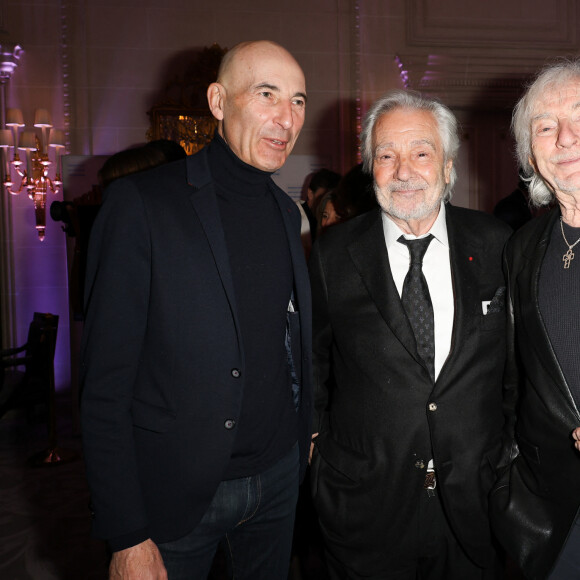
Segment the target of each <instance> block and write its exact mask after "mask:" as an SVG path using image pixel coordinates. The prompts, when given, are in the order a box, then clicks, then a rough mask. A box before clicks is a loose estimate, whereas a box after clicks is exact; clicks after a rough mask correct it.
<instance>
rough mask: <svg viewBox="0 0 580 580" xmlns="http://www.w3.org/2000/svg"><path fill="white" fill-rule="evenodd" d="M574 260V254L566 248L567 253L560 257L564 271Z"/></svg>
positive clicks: (570, 249)
mask: <svg viewBox="0 0 580 580" xmlns="http://www.w3.org/2000/svg"><path fill="white" fill-rule="evenodd" d="M573 259H574V252H573V251H572V248H568V251H567V252H566V253H565V254H564V255H563V256H562V262H564V270H567V269H568V268H570V262H571V261H572V260H573Z"/></svg>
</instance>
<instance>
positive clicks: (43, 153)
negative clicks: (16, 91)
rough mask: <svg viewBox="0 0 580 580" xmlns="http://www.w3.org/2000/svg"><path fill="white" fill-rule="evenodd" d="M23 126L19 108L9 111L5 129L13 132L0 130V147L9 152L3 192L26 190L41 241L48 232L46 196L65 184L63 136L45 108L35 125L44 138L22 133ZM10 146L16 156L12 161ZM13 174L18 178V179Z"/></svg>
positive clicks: (15, 192) (5, 161) (39, 111)
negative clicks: (62, 177) (55, 127)
mask: <svg viewBox="0 0 580 580" xmlns="http://www.w3.org/2000/svg"><path fill="white" fill-rule="evenodd" d="M24 126H25V125H24V119H23V115H22V111H21V110H20V109H8V110H7V111H6V127H10V129H0V148H2V149H3V150H4V151H5V152H6V153H5V155H4V154H3V158H4V163H5V168H4V170H5V171H4V173H5V178H4V190H5V191H6V192H7V193H11V194H12V195H18V194H19V193H21V192H22V191H24V190H26V192H27V194H28V197H29V198H30V199H31V200H32V201H33V203H34V213H35V217H36V231H37V233H38V238H39V239H40V241H42V240H44V235H45V230H46V197H47V194H48V192H49V191H51V192H52V193H53V194H55V195H56V194H57V193H58V192H59V191H60V187H61V185H62V179H61V154H62V151H63V150H64V147H65V140H64V133H63V132H62V131H60V130H58V129H53V128H52V121H51V118H50V114H49V112H48V111H47V110H46V109H37V110H36V114H35V116H34V126H35V127H37V128H40V129H41V132H42V136H41V139H39V138H38V135H37V133H36V131H34V130H29V131H26V130H24V131H22V133H21V134H20V129H21V128H23V127H24ZM11 147H12V149H13V154H12V159H11V160H10V159H9V157H10V148H11ZM49 148H54V149H55V154H54V163H53V162H52V161H51V160H50V159H49V155H48V152H49ZM19 150H23V151H25V157H26V159H25V161H22V160H21V159H20V154H19ZM53 165H54V167H55V168H56V169H55V172H54V177H50V173H51V168H52V166H53ZM12 175H15V178H16V179H15V180H13V179H12ZM17 181H19V183H17Z"/></svg>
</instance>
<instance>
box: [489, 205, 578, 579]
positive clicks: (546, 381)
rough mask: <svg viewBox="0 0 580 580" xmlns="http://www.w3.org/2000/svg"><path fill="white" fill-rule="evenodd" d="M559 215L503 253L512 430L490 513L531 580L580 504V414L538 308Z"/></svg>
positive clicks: (550, 559) (555, 550) (554, 553)
mask: <svg viewBox="0 0 580 580" xmlns="http://www.w3.org/2000/svg"><path fill="white" fill-rule="evenodd" d="M559 217H560V211H559V209H558V208H555V209H554V210H552V211H551V212H550V213H548V214H545V215H543V216H542V217H540V218H537V219H534V220H532V221H531V222H529V223H527V224H526V225H525V226H523V227H522V228H521V229H520V230H518V231H517V232H516V233H515V234H514V236H513V238H512V239H511V240H510V242H509V244H508V246H507V247H506V255H505V269H506V275H507V279H508V293H509V297H510V308H509V313H510V316H509V319H508V328H509V331H510V340H509V344H508V347H509V358H508V360H509V365H508V367H507V369H508V370H507V372H506V380H505V391H506V395H505V402H506V415H507V417H508V421H507V423H506V425H507V427H508V430H507V436H506V444H505V446H504V453H503V454H502V461H501V464H500V468H501V470H502V473H501V476H500V478H499V479H498V482H497V483H496V485H495V486H494V491H493V494H492V496H491V506H492V512H491V515H492V524H493V528H494V531H495V533H496V535H497V536H498V538H499V539H500V541H501V543H502V544H503V545H504V547H505V548H506V549H507V551H508V553H509V554H510V555H511V557H512V558H513V559H514V560H515V561H516V562H517V563H518V564H519V565H520V566H521V567H522V568H523V570H524V572H525V574H526V576H527V577H528V578H531V579H543V578H546V577H547V576H548V574H549V572H550V570H551V569H552V567H553V565H554V564H555V562H556V559H557V557H558V554H559V552H560V550H561V549H562V547H563V545H564V542H565V541H566V537H567V535H568V531H569V530H570V528H571V526H572V524H573V522H574V520H575V518H576V515H577V512H578V507H579V505H580V457H579V455H578V453H577V451H576V450H575V449H574V446H573V441H572V438H571V433H572V431H573V430H574V429H575V428H576V427H579V426H580V414H579V412H578V409H577V407H576V404H575V403H574V399H573V398H572V395H571V394H570V389H569V388H568V385H567V383H566V379H565V378H564V375H563V374H562V370H561V368H560V365H559V363H558V360H557V359H556V356H555V354H554V352H553V350H552V346H551V344H550V340H549V338H548V334H547V332H546V328H545V326H544V322H543V320H542V316H541V314H540V308H539V303H538V283H539V276H540V269H541V266H542V261H543V259H544V255H545V253H546V249H547V247H548V242H549V240H550V235H551V232H552V228H553V227H559V226H558V225H557V220H558V219H559ZM570 307H571V308H578V299H577V296H571V297H570ZM516 408H517V416H516V413H515V409H516ZM516 417H517V420H516ZM514 424H515V427H514Z"/></svg>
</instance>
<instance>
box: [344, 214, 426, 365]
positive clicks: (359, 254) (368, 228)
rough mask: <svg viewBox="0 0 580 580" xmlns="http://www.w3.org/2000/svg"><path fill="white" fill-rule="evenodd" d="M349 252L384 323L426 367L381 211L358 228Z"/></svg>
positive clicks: (368, 217) (367, 217)
mask: <svg viewBox="0 0 580 580" xmlns="http://www.w3.org/2000/svg"><path fill="white" fill-rule="evenodd" d="M348 251H349V253H350V256H351V258H352V261H353V262H354V265H355V267H356V269H357V270H358V273H359V275H360V277H361V278H362V280H363V283H364V285H365V287H366V289H367V291H368V293H369V295H370V297H371V299H372V300H373V302H374V303H375V304H376V306H377V309H378V310H379V312H380V314H381V316H382V317H383V319H384V321H385V322H386V324H387V325H388V327H389V328H390V329H391V331H392V332H393V334H394V335H395V336H396V337H397V338H398V340H399V341H400V342H401V344H402V345H403V346H404V347H405V348H406V349H407V351H408V352H409V354H410V355H411V356H412V357H413V358H414V359H415V360H416V361H417V362H418V363H419V364H420V365H421V366H423V367H425V363H424V362H423V360H422V359H421V357H420V356H419V354H418V353H417V346H416V342H415V335H414V334H413V329H412V328H411V324H410V323H409V319H408V318H407V315H406V314H405V310H404V309H403V305H402V303H401V298H400V296H399V293H398V291H397V287H396V286H395V282H394V281H393V276H392V275H391V265H390V263H389V254H388V252H387V246H386V244H385V235H384V231H383V220H382V217H381V212H380V210H375V211H373V212H370V213H369V214H368V215H367V216H366V219H365V220H363V221H362V222H361V223H360V224H358V228H357V230H356V237H355V239H354V241H353V242H351V243H350V244H349V246H348ZM425 369H426V367H425Z"/></svg>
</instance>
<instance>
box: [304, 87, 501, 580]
mask: <svg viewBox="0 0 580 580" xmlns="http://www.w3.org/2000/svg"><path fill="white" fill-rule="evenodd" d="M361 140H362V155H363V159H364V166H365V169H366V170H367V171H368V172H370V173H372V174H373V177H374V185H375V191H376V195H377V199H378V201H379V204H380V208H379V209H377V210H374V211H371V212H369V213H366V214H363V215H361V216H359V217H357V218H354V219H352V220H349V221H348V222H346V223H345V224H341V225H338V226H335V227H333V228H331V229H330V230H329V231H328V232H327V233H326V234H325V235H324V236H323V238H322V239H321V240H320V241H317V243H316V244H315V245H314V249H313V253H312V257H311V260H310V274H311V284H312V297H313V332H314V334H313V341H314V355H313V363H314V369H315V383H314V385H315V407H316V418H315V423H314V426H315V431H318V432H319V434H318V436H316V437H315V439H314V450H313V456H312V486H313V496H314V503H315V507H316V508H317V511H318V514H319V517H320V522H321V529H322V533H323V536H324V539H325V543H326V549H327V551H326V556H327V562H328V566H329V570H330V575H331V578H332V579H333V580H336V579H345V578H348V579H362V578H380V579H381V580H387V579H393V580H394V579H395V578H396V579H398V580H415V579H416V578H422V579H429V580H453V579H455V580H466V579H469V580H476V579H491V578H498V577H499V575H498V573H499V570H498V568H499V566H498V562H497V558H496V555H495V552H494V550H493V548H492V544H491V534H490V529H489V523H488V517H487V494H488V492H489V490H490V489H491V485H492V483H493V479H494V472H493V468H492V466H493V465H494V464H495V462H496V461H497V460H498V458H499V452H500V449H501V441H500V436H501V431H502V425H503V415H502V390H501V379H502V369H503V362H504V358H505V318H506V316H505V311H504V293H505V284H504V278H503V274H502V271H501V252H502V249H503V246H504V244H505V241H506V239H507V237H508V236H509V232H510V230H509V227H508V226H506V225H505V224H503V223H502V222H500V221H499V220H496V219H495V218H493V217H492V216H489V215H486V214H483V213H481V212H477V211H473V210H468V209H464V208H457V207H452V206H451V205H450V204H448V203H447V200H448V198H449V196H450V194H451V188H452V187H453V184H454V182H455V177H456V173H455V169H454V166H453V164H454V160H455V157H456V155H457V150H458V147H459V138H458V134H457V122H456V119H455V117H454V115H453V114H452V113H451V111H450V110H449V109H448V108H447V107H445V106H443V105H442V104H440V103H438V102H437V101H434V100H431V99H427V98H424V97H422V96H421V95H419V94H417V93H413V92H406V91H395V92H392V93H389V94H387V95H385V96H384V97H383V98H381V99H379V100H378V101H377V102H376V103H375V104H374V105H373V106H372V108H371V109H370V111H369V112H368V114H367V116H366V119H365V123H364V129H363V133H362V136H361ZM421 253H423V254H424V256H421V255H420V254H421ZM421 262H422V265H421Z"/></svg>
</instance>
